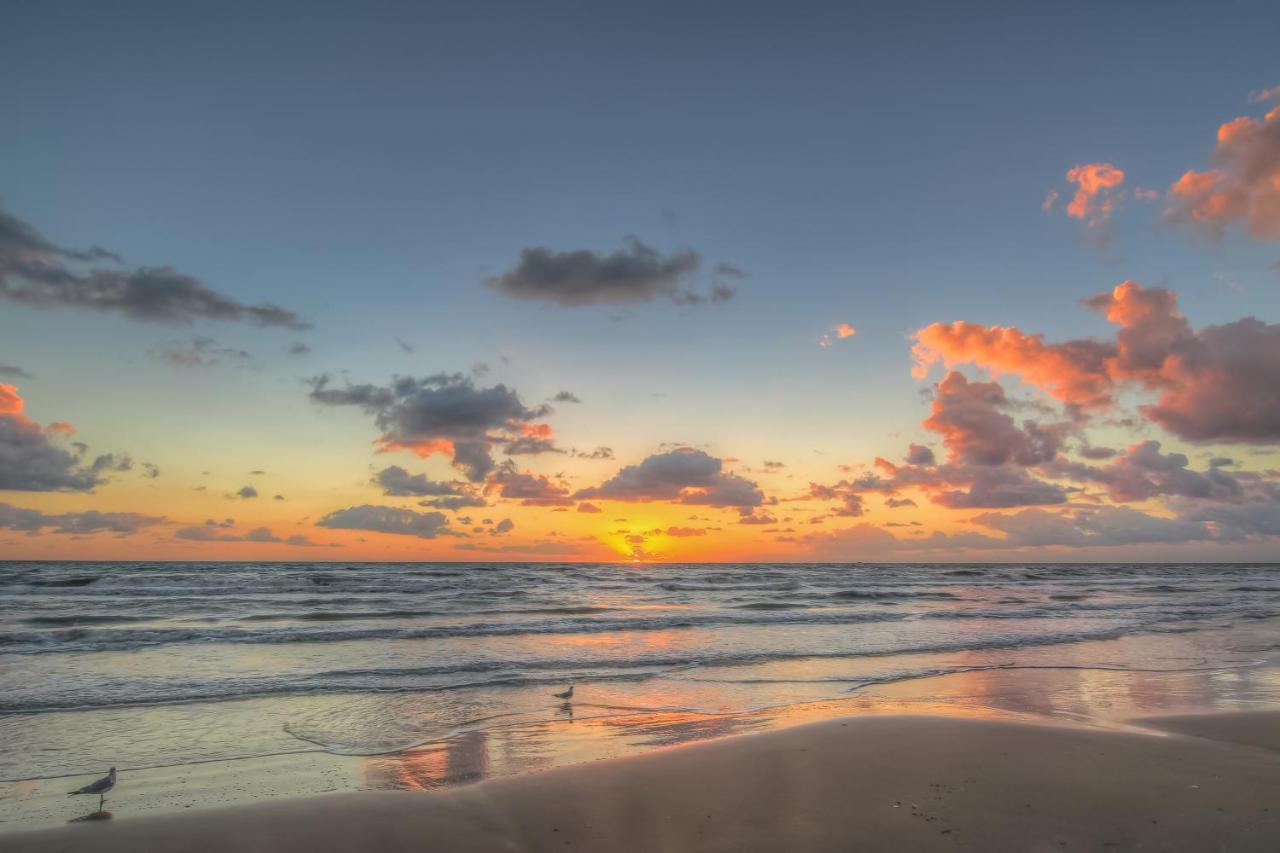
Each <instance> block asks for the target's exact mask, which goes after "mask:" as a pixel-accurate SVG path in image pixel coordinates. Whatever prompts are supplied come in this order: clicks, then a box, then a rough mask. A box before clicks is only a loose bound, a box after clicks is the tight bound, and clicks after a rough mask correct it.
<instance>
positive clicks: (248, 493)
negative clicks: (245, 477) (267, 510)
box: [236, 486, 258, 501]
mask: <svg viewBox="0 0 1280 853" xmlns="http://www.w3.org/2000/svg"><path fill="white" fill-rule="evenodd" d="M257 496H258V490H257V489H255V488H254V487H253V486H241V487H240V491H238V492H236V497H238V498H240V499H241V500H245V501H247V500H250V499H252V498H256V497H257Z"/></svg>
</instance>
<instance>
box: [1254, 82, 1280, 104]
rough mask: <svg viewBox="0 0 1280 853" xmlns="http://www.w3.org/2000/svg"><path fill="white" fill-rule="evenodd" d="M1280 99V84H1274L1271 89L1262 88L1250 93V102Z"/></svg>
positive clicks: (1256, 102)
mask: <svg viewBox="0 0 1280 853" xmlns="http://www.w3.org/2000/svg"><path fill="white" fill-rule="evenodd" d="M1276 100H1280V86H1272V87H1271V88H1270V89H1261V90H1258V91H1256V92H1250V93H1249V103H1251V104H1259V103H1262V102H1263V101H1276Z"/></svg>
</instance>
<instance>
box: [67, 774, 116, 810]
mask: <svg viewBox="0 0 1280 853" xmlns="http://www.w3.org/2000/svg"><path fill="white" fill-rule="evenodd" d="M115 786H116V769H115V768H114V767H112V768H111V769H110V770H108V771H107V775H106V776H103V777H102V778H101V779H99V780H98V781H97V782H90V783H89V784H88V785H85V786H84V787H83V788H77V789H76V790H74V791H68V792H67V793H68V794H70V795H72V796H74V795H76V794H97V795H98V811H102V804H103V803H105V802H106V801H107V791H110V790H111V789H112V788H114V787H115Z"/></svg>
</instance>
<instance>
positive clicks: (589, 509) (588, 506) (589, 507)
mask: <svg viewBox="0 0 1280 853" xmlns="http://www.w3.org/2000/svg"><path fill="white" fill-rule="evenodd" d="M578 512H586V513H592V514H595V513H598V512H604V510H602V509H600V507H598V506H596V505H595V504H593V503H587V502H586V501H583V502H582V503H580V504H578Z"/></svg>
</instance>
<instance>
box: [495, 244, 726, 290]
mask: <svg viewBox="0 0 1280 853" xmlns="http://www.w3.org/2000/svg"><path fill="white" fill-rule="evenodd" d="M700 265H701V259H700V258H699V257H698V254H697V253H696V252H691V251H682V252H674V253H672V254H669V255H665V254H663V253H662V252H659V251H658V250H657V249H654V248H652V247H650V246H647V245H645V244H644V243H642V242H641V241H640V240H638V239H636V238H635V237H627V238H624V240H623V246H622V248H621V249H618V250H617V251H615V252H613V253H612V254H607V255H606V254H602V253H598V252H593V251H589V250H578V251H569V252H559V251H555V250H553V249H548V248H545V247H536V248H531V249H524V250H523V251H521V253H520V261H519V263H517V264H516V265H515V266H514V267H512V268H511V269H509V270H507V271H506V272H505V273H503V274H502V275H500V276H496V277H493V278H489V279H486V283H487V284H488V285H489V286H490V287H493V288H495V289H497V290H498V291H499V292H501V293H503V294H505V295H507V296H511V297H514V298H516V299H529V300H535V301H538V302H545V303H547V304H550V305H559V306H562V307H575V306H580V305H614V304H619V303H625V302H652V301H653V300H655V299H668V300H671V301H673V302H678V303H681V304H696V303H700V302H708V301H711V302H723V301H725V300H727V299H731V298H732V297H733V295H734V290H733V288H732V287H730V286H728V285H727V284H723V283H717V284H716V285H715V286H714V287H713V289H712V291H711V293H710V294H709V295H702V294H699V293H696V292H694V291H691V290H688V289H687V288H685V287H684V286H683V284H684V281H685V279H687V278H688V277H689V276H691V275H692V274H693V273H695V272H696V271H697V270H698V267H699V266H700ZM721 274H723V273H721Z"/></svg>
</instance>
